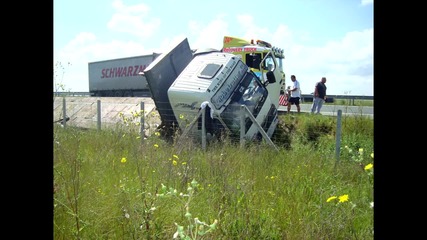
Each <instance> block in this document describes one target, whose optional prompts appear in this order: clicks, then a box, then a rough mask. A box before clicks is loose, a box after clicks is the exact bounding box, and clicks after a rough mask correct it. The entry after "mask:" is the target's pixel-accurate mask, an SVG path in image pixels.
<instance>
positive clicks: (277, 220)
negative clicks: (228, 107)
mask: <svg viewBox="0 0 427 240" xmlns="http://www.w3.org/2000/svg"><path fill="white" fill-rule="evenodd" d="M280 117H281V122H282V124H281V125H280V126H279V128H278V130H277V132H276V134H275V136H274V138H273V139H274V142H275V143H276V145H277V147H278V148H279V151H278V152H277V151H275V150H274V149H273V148H272V147H270V146H268V145H265V144H263V143H261V144H255V143H249V144H248V145H246V146H245V147H244V148H240V145H239V144H238V143H237V144H236V143H233V142H230V141H228V140H224V142H222V143H211V144H209V145H208V147H207V149H206V151H203V150H202V149H201V148H200V146H199V145H194V146H193V147H190V143H185V144H188V146H189V147H188V148H184V150H183V151H182V152H180V154H177V150H176V148H175V147H174V146H175V145H174V144H173V143H170V142H168V141H165V140H164V139H162V136H159V135H156V134H155V135H153V136H151V137H149V138H148V139H145V140H143V141H141V139H139V137H138V133H136V132H132V131H127V130H126V129H125V128H122V127H118V128H117V129H112V130H103V131H96V130H86V131H81V130H78V129H75V128H70V127H68V128H65V129H64V128H59V127H57V126H56V125H55V127H54V193H53V196H54V238H55V239H172V238H173V236H174V234H175V236H176V237H177V238H179V237H180V236H181V237H182V238H185V237H187V239H196V238H197V239H373V167H372V166H373V165H372V164H373V160H374V159H373V121H372V119H368V118H364V117H343V121H342V128H343V129H342V140H341V143H342V145H341V154H340V160H339V161H338V162H337V159H336V158H335V144H336V141H335V134H336V125H337V124H336V118H335V117H328V116H317V115H316V116H313V115H303V114H301V115H290V116H280ZM283 123H284V124H283ZM190 149H191V150H190Z"/></svg>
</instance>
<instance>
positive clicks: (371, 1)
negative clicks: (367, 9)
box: [361, 0, 374, 6]
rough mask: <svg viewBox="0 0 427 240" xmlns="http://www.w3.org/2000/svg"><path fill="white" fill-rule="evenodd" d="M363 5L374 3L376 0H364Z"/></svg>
mask: <svg viewBox="0 0 427 240" xmlns="http://www.w3.org/2000/svg"><path fill="white" fill-rule="evenodd" d="M361 4H362V6H366V5H371V4H374V0H362V2H361Z"/></svg>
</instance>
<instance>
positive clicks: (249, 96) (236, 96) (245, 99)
mask: <svg viewBox="0 0 427 240" xmlns="http://www.w3.org/2000/svg"><path fill="white" fill-rule="evenodd" d="M267 95H268V93H267V89H265V87H264V86H263V85H262V84H261V82H260V80H259V79H258V78H257V77H256V76H255V75H254V74H253V72H249V73H247V74H246V76H245V77H244V79H243V80H242V82H241V84H240V85H239V86H238V87H237V89H236V91H235V92H234V93H233V96H232V97H231V101H230V103H229V104H228V106H227V107H226V108H225V109H224V111H223V112H222V113H221V118H222V119H223V120H224V123H225V124H226V125H227V127H228V128H229V129H230V130H231V132H232V134H236V135H237V134H239V133H240V112H241V110H240V106H241V105H246V107H247V108H248V109H249V111H250V112H251V113H252V115H253V116H254V117H255V118H256V117H257V115H258V113H259V112H260V111H261V108H262V106H263V105H264V102H265V99H266V98H267ZM245 115H246V117H245V125H246V127H245V129H246V131H248V130H249V128H250V126H251V125H252V120H251V119H250V118H249V116H248V115H247V114H245Z"/></svg>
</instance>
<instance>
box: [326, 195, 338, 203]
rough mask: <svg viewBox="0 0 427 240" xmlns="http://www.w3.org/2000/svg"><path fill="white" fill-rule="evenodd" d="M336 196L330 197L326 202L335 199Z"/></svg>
mask: <svg viewBox="0 0 427 240" xmlns="http://www.w3.org/2000/svg"><path fill="white" fill-rule="evenodd" d="M336 198H337V197H336V196H332V197H330V198H328V200H326V202H330V201H332V200H334V199H336Z"/></svg>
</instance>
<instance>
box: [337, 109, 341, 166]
mask: <svg viewBox="0 0 427 240" xmlns="http://www.w3.org/2000/svg"><path fill="white" fill-rule="evenodd" d="M341 116H342V110H341V109H340V110H338V115H337V133H336V136H335V158H336V161H335V167H336V166H337V164H338V161H339V160H340V150H341Z"/></svg>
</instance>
